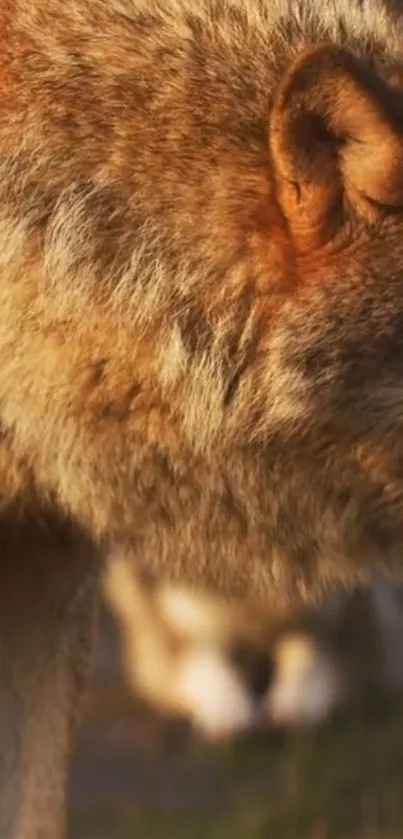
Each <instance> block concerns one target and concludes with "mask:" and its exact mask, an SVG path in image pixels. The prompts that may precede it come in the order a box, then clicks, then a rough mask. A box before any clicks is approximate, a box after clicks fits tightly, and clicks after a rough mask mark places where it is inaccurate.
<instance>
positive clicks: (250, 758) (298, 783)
mask: <svg viewBox="0 0 403 839" xmlns="http://www.w3.org/2000/svg"><path fill="white" fill-rule="evenodd" d="M402 660H403V647H402ZM69 812H70V824H69V839H112V837H113V839H129V837H130V839H199V837H200V839H201V837H208V839H227V837H228V839H258V838H259V839H263V837H268V839H269V838H270V839H302V837H306V839H331V837H336V838H337V839H402V837H403V701H402V700H399V699H396V698H394V699H390V700H382V701H380V700H379V701H378V702H371V704H368V702H365V703H355V704H354V706H352V707H350V708H348V709H344V710H343V711H342V712H341V711H340V712H339V713H337V714H336V715H335V716H334V717H333V718H332V720H331V721H329V722H328V723H327V724H326V725H325V726H323V727H322V728H321V729H320V730H316V731H314V732H311V733H309V732H307V731H306V732H300V733H296V732H294V733H286V734H279V733H274V732H264V733H262V732H260V733H259V734H258V735H256V734H255V735H253V736H248V737H244V738H239V739H238V740H236V741H235V742H231V743H227V744H222V745H215V746H212V745H208V744H206V743H203V742H201V741H200V740H199V739H198V738H197V737H196V736H195V735H194V734H193V733H192V732H191V731H190V730H189V729H188V728H187V727H186V725H185V724H182V723H179V722H174V721H172V720H167V719H164V718H163V717H161V716H160V715H159V714H157V713H156V712H154V711H153V710H151V709H150V708H149V707H147V706H144V705H142V704H141V703H140V702H138V701H136V700H135V699H134V697H133V694H131V693H130V692H129V691H128V688H127V687H126V684H125V680H124V678H123V673H122V669H121V666H120V662H119V643H118V636H117V632H116V627H115V625H114V623H113V620H112V618H111V617H110V615H109V614H108V613H107V612H106V611H104V613H103V615H102V620H101V631H100V635H99V641H98V645H97V653H96V659H95V668H94V675H93V682H92V689H91V693H90V696H89V698H88V701H87V706H86V715H85V720H84V722H83V725H82V727H81V731H80V737H79V742H78V746H77V750H76V755H75V761H74V766H73V772H72V777H71V784H70V809H69Z"/></svg>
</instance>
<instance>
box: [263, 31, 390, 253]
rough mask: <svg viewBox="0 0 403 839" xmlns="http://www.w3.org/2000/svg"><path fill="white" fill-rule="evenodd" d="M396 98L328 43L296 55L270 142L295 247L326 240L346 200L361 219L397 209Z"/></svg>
mask: <svg viewBox="0 0 403 839" xmlns="http://www.w3.org/2000/svg"><path fill="white" fill-rule="evenodd" d="M396 98H397V94H396V92H392V90H391V89H390V88H387V86H386V85H385V83H384V82H382V80H381V79H380V78H379V77H378V76H377V75H376V74H375V73H374V72H372V71H371V70H370V69H369V68H366V67H365V66H364V65H363V64H361V62H360V61H359V60H358V59H357V58H355V57H354V56H353V55H352V54H350V53H349V52H347V51H346V50H343V49H338V48H335V47H329V46H325V47H319V48H317V49H315V50H313V51H310V52H308V53H305V54H303V55H302V57H301V58H299V60H298V61H297V62H296V63H295V64H294V66H293V67H291V69H290V71H289V72H288V73H287V75H286V77H285V79H284V81H283V83H282V85H281V87H280V89H279V91H278V93H277V97H276V100H275V103H274V106H273V110H272V114H271V122H270V145H271V152H272V157H273V162H274V171H275V178H276V182H277V187H278V195H279V200H280V204H281V205H282V208H283V211H284V214H285V216H286V218H287V220H288V223H289V225H290V228H291V232H292V234H293V236H294V239H295V240H296V242H297V245H299V246H300V247H301V248H303V249H304V248H310V247H312V246H321V245H322V244H324V243H325V242H326V241H328V240H329V239H330V238H332V236H333V235H334V234H335V233H336V232H337V230H338V229H339V228H340V225H342V224H343V216H344V209H343V208H344V206H345V199H346V198H347V199H348V201H349V203H350V204H352V205H353V208H354V209H355V210H356V211H357V212H358V213H359V214H361V215H364V216H366V217H367V218H373V217H374V215H375V216H376V215H377V214H379V213H382V211H385V210H387V211H388V212H390V211H391V210H392V211H393V210H394V209H395V210H401V209H402V208H403V130H402V125H401V123H400V125H399V119H398V115H399V108H398V107H397V105H396ZM400 110H401V102H400Z"/></svg>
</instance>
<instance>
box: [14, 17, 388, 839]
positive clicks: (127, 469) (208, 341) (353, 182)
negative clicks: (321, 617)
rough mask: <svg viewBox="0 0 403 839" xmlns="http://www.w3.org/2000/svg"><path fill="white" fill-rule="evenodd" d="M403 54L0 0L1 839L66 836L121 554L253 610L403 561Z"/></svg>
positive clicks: (301, 31) (208, 20)
mask: <svg viewBox="0 0 403 839" xmlns="http://www.w3.org/2000/svg"><path fill="white" fill-rule="evenodd" d="M402 39H403V33H402V23H401V15H400V13H399V9H398V7H397V4H394V8H392V7H390V8H388V6H387V4H386V5H385V4H384V3H383V2H381V0H353V2H352V0H348V2H347V0H339V1H338V2H336V0H329V2H327V3H326V4H324V3H321V2H319V0H272V2H270V3H268V2H267V0H254V2H245V0H197V2H196V0H71V2H69V3H62V2H61V0H47V2H46V3H43V2H40V0H29V2H28V0H3V2H2V3H1V6H0V90H1V97H0V429H1V438H0V464H1V470H0V511H1V522H0V539H1V557H0V573H1V581H0V598H1V602H0V624H1V626H0V637H1V648H0V649H1V655H0V744H1V748H0V753H1V756H2V759H1V762H0V836H1V839H39V837H40V839H59V837H61V836H62V835H63V830H64V827H63V825H64V810H65V803H64V798H65V778H66V772H67V766H68V755H69V751H70V748H71V743H72V739H73V732H74V726H75V719H76V716H77V708H78V707H79V705H80V697H81V695H82V693H83V690H84V686H85V683H86V676H85V673H86V671H87V668H88V665H87V660H88V658H89V650H90V647H91V638H92V634H93V625H94V614H95V612H96V601H97V589H98V581H99V578H100V575H101V573H102V566H103V563H104V562H105V561H106V558H107V557H108V556H109V555H112V554H114V553H116V552H117V551H119V550H123V551H124V552H127V553H129V554H130V553H131V554H132V555H133V556H135V557H136V562H137V565H138V568H139V569H142V568H145V569H147V572H148V573H149V574H151V575H154V576H156V577H158V579H160V580H163V579H169V580H170V581H171V582H172V583H174V584H175V583H177V582H178V583H181V584H183V585H191V586H199V585H200V586H201V585H203V586H205V587H206V588H208V589H210V590H211V591H214V592H217V593H220V594H221V595H222V596H224V597H228V598H231V599H232V598H234V599H238V600H239V601H242V602H246V601H247V600H248V599H249V598H251V599H254V600H258V601H259V602H261V603H264V604H266V607H267V609H270V602H271V600H272V599H273V598H275V599H276V601H277V602H278V603H280V602H281V603H283V604H284V606H286V605H287V604H293V603H298V602H301V603H302V602H307V603H310V602H314V601H315V600H317V599H320V598H321V596H322V595H323V592H324V591H325V590H326V589H327V587H328V586H329V584H330V583H339V582H341V583H343V584H352V583H354V584H355V583H358V582H360V581H366V580H369V579H370V578H371V575H373V574H374V573H378V572H379V571H383V572H388V573H394V572H395V571H398V569H399V568H401V564H402V561H401V557H402V556H403V552H402V547H403V503H402V502H403V481H402V478H403V466H402V464H403V444H402V439H403V436H402V430H403V387H402V375H403V295H402V291H403V267H402V256H403V236H402V233H403V215H402V208H403V155H402V151H403V107H402V105H403V98H402V81H403V79H402V59H401V56H402V45H403V40H402Z"/></svg>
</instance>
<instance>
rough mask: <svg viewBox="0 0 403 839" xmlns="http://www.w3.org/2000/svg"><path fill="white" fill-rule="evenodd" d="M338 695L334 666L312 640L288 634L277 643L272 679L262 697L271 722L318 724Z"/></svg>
mask: <svg viewBox="0 0 403 839" xmlns="http://www.w3.org/2000/svg"><path fill="white" fill-rule="evenodd" d="M340 696H341V682H340V675H339V672H338V670H337V667H336V665H335V664H334V663H333V662H332V660H331V658H330V656H328V655H326V654H325V653H324V652H323V651H322V650H321V649H320V648H319V646H318V645H317V644H316V643H315V641H314V639H313V638H311V637H310V636H305V635H295V636H292V635H291V636H287V637H285V638H284V639H282V640H281V642H280V643H279V646H278V649H277V654H276V671H275V678H274V681H273V684H272V685H271V687H270V689H269V690H268V692H267V695H266V698H265V708H266V712H267V713H268V715H269V718H270V720H271V722H273V723H274V724H275V725H281V726H299V725H301V726H311V725H318V724H320V723H321V722H323V721H324V720H325V719H326V718H327V717H328V715H329V714H330V712H331V710H332V709H333V708H334V706H335V705H336V703H337V701H338V700H339V699H340Z"/></svg>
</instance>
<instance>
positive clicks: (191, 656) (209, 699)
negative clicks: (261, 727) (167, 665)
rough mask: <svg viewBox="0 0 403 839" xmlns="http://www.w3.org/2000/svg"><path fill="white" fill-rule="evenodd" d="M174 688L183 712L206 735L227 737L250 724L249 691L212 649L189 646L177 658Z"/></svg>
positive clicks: (252, 714) (252, 710) (252, 716)
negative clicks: (187, 651)
mask: <svg viewBox="0 0 403 839" xmlns="http://www.w3.org/2000/svg"><path fill="white" fill-rule="evenodd" d="M176 691H177V696H178V704H180V705H181V706H182V709H183V711H184V713H186V714H187V715H188V716H190V718H191V720H192V721H193V723H194V725H195V726H196V727H197V728H198V729H200V731H201V732H202V733H203V734H204V735H206V736H207V737H210V738H212V739H221V738H225V737H229V736H231V735H233V734H236V733H238V732H241V731H245V730H246V729H248V728H251V727H252V726H253V724H254V721H255V713H256V707H255V703H254V702H253V699H252V697H251V695H250V694H249V693H248V691H247V689H246V687H245V686H244V685H243V684H242V681H241V679H240V677H239V676H238V674H237V672H236V670H235V669H234V668H233V667H232V666H231V665H230V664H229V663H228V662H227V661H226V660H225V658H224V656H223V655H222V654H220V653H219V652H217V651H215V650H213V649H209V648H200V649H197V650H195V649H193V650H192V652H190V653H187V654H186V655H185V656H184V657H183V658H182V659H181V661H180V665H179V668H178V673H177V680H176Z"/></svg>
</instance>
